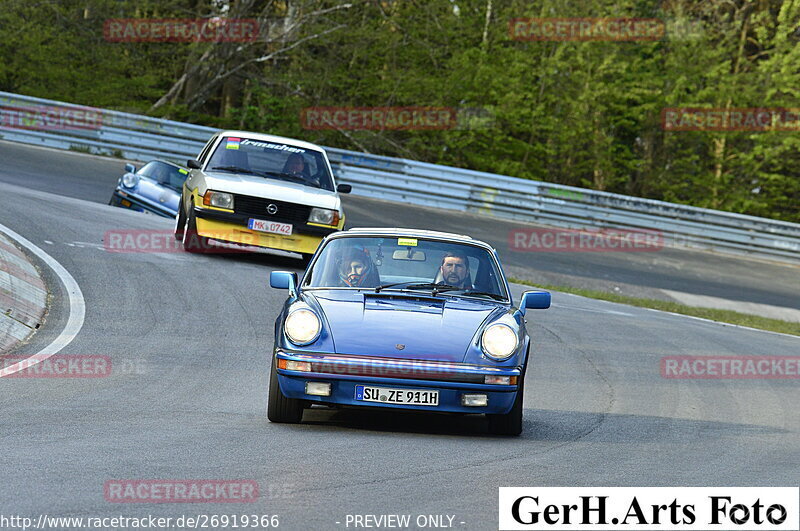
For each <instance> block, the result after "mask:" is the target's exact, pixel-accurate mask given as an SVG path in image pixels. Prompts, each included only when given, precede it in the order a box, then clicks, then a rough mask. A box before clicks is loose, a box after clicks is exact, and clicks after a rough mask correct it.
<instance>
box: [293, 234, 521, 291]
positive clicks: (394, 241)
mask: <svg viewBox="0 0 800 531" xmlns="http://www.w3.org/2000/svg"><path fill="white" fill-rule="evenodd" d="M304 287H308V288H345V289H347V288H352V289H371V290H376V291H382V290H412V291H413V290H421V291H429V292H434V293H449V294H454V295H455V294H457V295H466V296H474V297H481V298H488V299H493V300H502V301H507V300H508V294H507V292H506V287H505V282H504V280H503V276H502V273H501V272H500V270H499V268H498V265H497V262H496V261H495V259H494V256H493V255H492V254H491V253H490V252H489V251H487V250H486V249H484V248H482V247H478V246H475V245H469V244H462V243H454V242H448V241H441V240H426V239H423V238H405V237H377V236H366V237H345V238H335V239H333V240H331V241H329V242H328V243H327V244H326V245H325V247H324V248H323V249H322V251H321V252H320V255H319V257H318V258H317V260H316V261H315V263H314V266H313V268H312V269H311V270H310V271H309V272H308V273H307V274H306V276H305V278H304Z"/></svg>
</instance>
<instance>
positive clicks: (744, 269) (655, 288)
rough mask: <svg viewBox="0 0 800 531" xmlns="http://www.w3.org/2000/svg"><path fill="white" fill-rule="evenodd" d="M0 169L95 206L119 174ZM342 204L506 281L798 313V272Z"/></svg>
mask: <svg viewBox="0 0 800 531" xmlns="http://www.w3.org/2000/svg"><path fill="white" fill-rule="evenodd" d="M0 161H2V164H0V180H1V181H2V182H7V183H11V184H17V185H19V186H23V187H25V188H30V189H36V190H42V191H46V192H51V193H54V194H58V195H63V196H67V197H75V198H79V199H86V200H88V201H94V202H99V203H103V204H106V203H108V200H109V198H110V197H111V192H112V191H113V189H114V185H115V183H116V182H117V179H119V177H120V176H121V175H122V173H123V172H124V170H123V166H124V162H123V161H121V160H115V159H108V158H100V157H91V156H85V155H80V154H76V153H70V152H62V151H56V150H43V149H38V148H36V147H33V146H28V145H20V144H12V143H9V142H3V141H0ZM343 201H344V206H345V213H346V215H347V226H348V227H397V226H400V227H413V228H423V229H432V230H444V231H447V232H455V233H459V234H464V233H466V234H470V235H471V236H473V237H475V238H479V239H481V240H484V241H486V242H489V243H491V244H492V245H493V246H494V247H495V248H496V249H497V250H498V251H499V252H500V254H501V256H502V258H503V266H504V267H505V269H506V274H507V275H509V276H513V277H517V278H525V279H528V280H532V281H536V282H540V283H544V284H551V285H569V286H575V287H581V288H590V289H600V290H603V291H615V292H619V293H621V294H625V295H631V296H636V297H651V298H659V299H666V300H673V299H672V298H670V297H669V296H668V295H666V294H665V293H664V292H663V291H662V290H670V291H672V292H680V293H690V294H695V295H705V296H710V297H716V298H720V299H726V300H733V301H742V302H751V303H758V304H767V305H774V306H778V307H785V308H796V309H797V308H800V303H798V301H800V281H799V280H798V278H800V268H798V267H792V266H786V265H781V264H775V263H770V262H765V261H756V260H751V259H745V258H738V257H731V256H730V255H721V254H716V253H711V252H700V251H690V250H686V249H670V248H664V249H662V250H660V251H658V252H633V253H632V252H624V253H612V252H581V253H568V252H552V253H532V252H518V251H513V250H511V249H510V247H509V238H508V235H509V233H510V232H511V231H512V230H514V229H517V228H520V227H525V225H522V224H520V223H515V222H513V221H502V220H498V219H493V218H489V217H485V216H480V215H476V214H465V213H460V212H453V211H438V210H435V209H432V208H422V207H416V206H413V205H408V204H400V203H389V202H386V201H377V200H374V199H366V198H362V197H358V196H354V195H344V196H343ZM529 226H530V225H529ZM96 243H100V242H99V241H98V242H96ZM679 302H682V301H679Z"/></svg>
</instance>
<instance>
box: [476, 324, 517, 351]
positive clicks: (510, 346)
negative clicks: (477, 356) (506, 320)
mask: <svg viewBox="0 0 800 531" xmlns="http://www.w3.org/2000/svg"><path fill="white" fill-rule="evenodd" d="M481 348H482V349H483V352H484V353H485V354H486V355H487V356H489V357H490V358H494V359H496V360H504V359H506V358H508V357H510V356H511V355H512V354H514V351H516V350H517V333H516V332H515V331H514V330H513V329H512V328H511V327H510V326H508V325H506V324H501V323H496V324H493V325H491V326H489V327H487V328H486V330H484V331H483V335H482V336H481Z"/></svg>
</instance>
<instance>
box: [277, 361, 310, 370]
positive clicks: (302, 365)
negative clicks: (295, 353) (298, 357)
mask: <svg viewBox="0 0 800 531" xmlns="http://www.w3.org/2000/svg"><path fill="white" fill-rule="evenodd" d="M278 368H279V369H284V370H287V371H300V372H311V362H310V361H294V360H283V359H281V360H278Z"/></svg>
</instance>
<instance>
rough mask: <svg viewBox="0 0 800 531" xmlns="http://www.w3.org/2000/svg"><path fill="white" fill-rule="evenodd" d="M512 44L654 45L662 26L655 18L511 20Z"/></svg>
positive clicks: (663, 33) (660, 21) (509, 26)
mask: <svg viewBox="0 0 800 531" xmlns="http://www.w3.org/2000/svg"><path fill="white" fill-rule="evenodd" d="M508 33H509V36H510V37H511V38H512V39H513V40H516V41H658V40H661V39H662V38H664V35H665V34H666V24H665V22H664V21H663V20H661V19H658V18H585V17H575V18H512V19H511V20H510V21H509V22H508Z"/></svg>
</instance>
